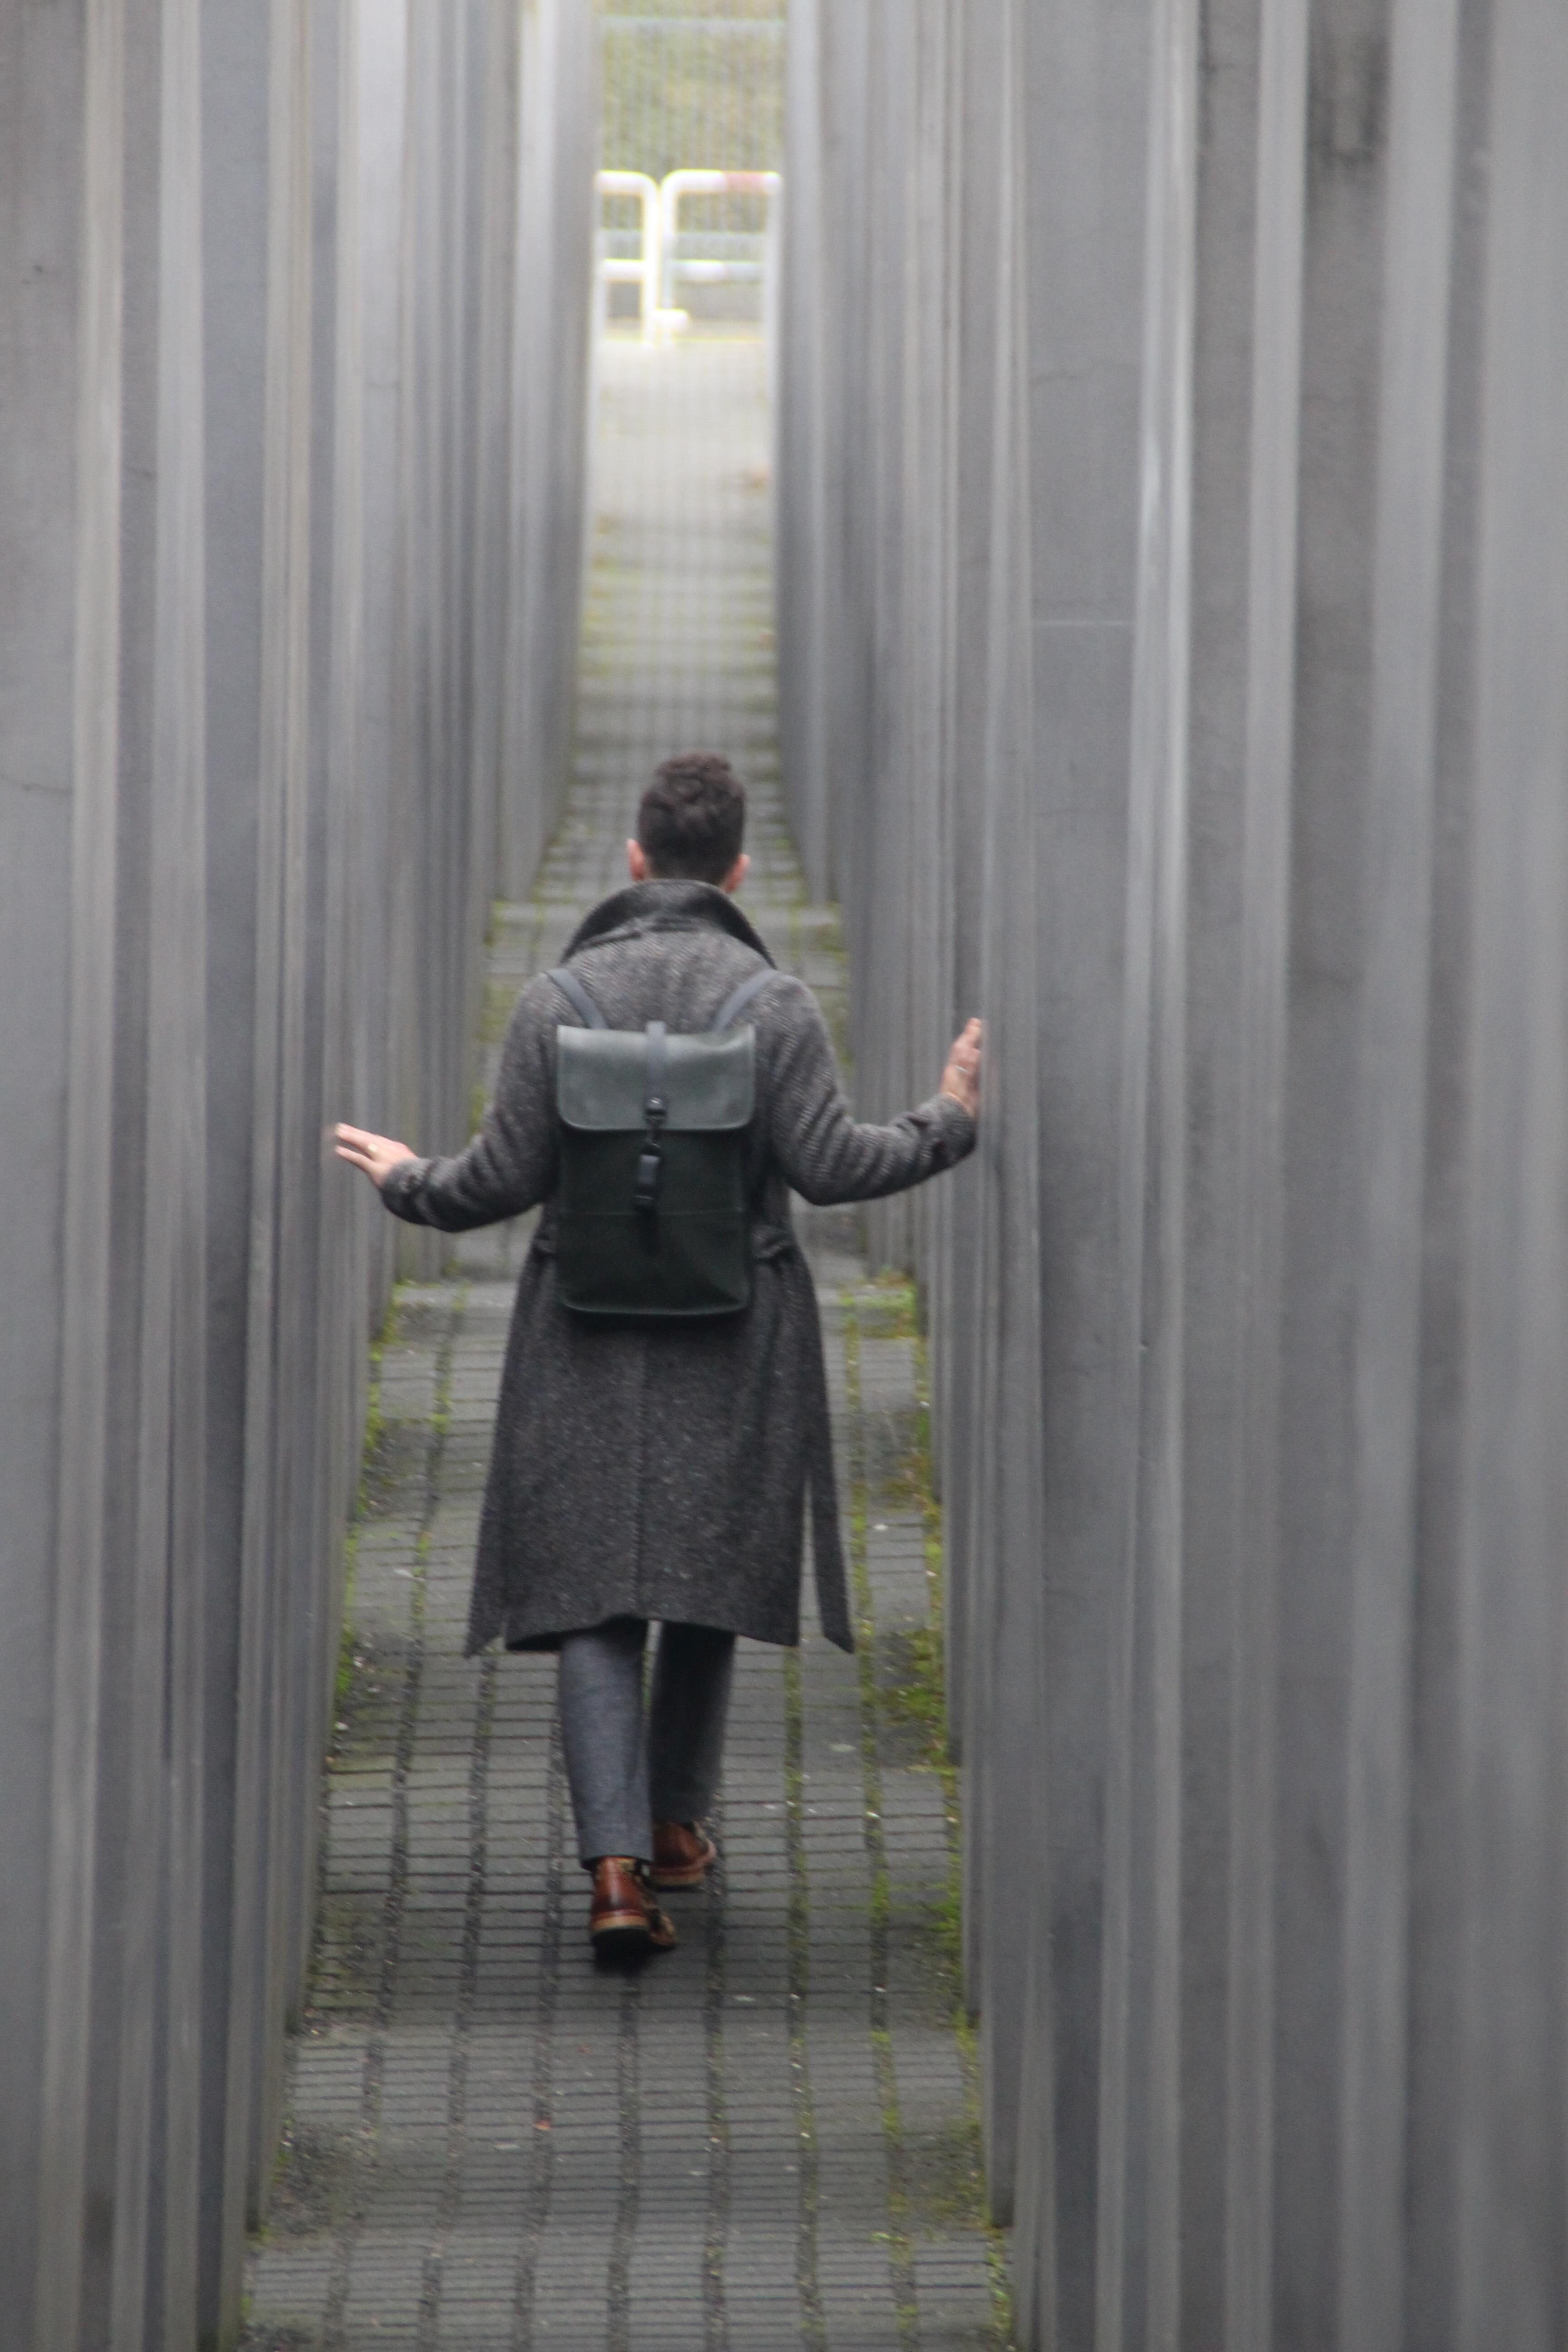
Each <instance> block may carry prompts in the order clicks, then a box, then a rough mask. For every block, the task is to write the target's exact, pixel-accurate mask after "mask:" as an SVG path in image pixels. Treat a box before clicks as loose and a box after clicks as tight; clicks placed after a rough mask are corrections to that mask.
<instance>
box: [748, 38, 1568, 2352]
mask: <svg viewBox="0 0 1568 2352" xmlns="http://www.w3.org/2000/svg"><path fill="white" fill-rule="evenodd" d="M1565 95H1568V18H1565V17H1564V16H1563V12H1562V10H1561V8H1560V7H1558V6H1556V5H1553V0H1484V4H1483V5H1473V6H1472V5H1468V0H1454V5H1445V6H1440V7H1432V6H1429V5H1424V0H1422V5H1415V0H1282V5H1265V0H1217V5H1213V6H1209V7H1205V8H1204V9H1203V10H1201V11H1200V10H1199V9H1198V7H1197V6H1196V5H1195V0H1111V4H1110V5H1106V0H833V5H828V0H796V5H795V10H794V13H793V18H792V65H791V121H790V181H789V222H790V235H791V247H790V252H789V256H788V262H787V271H788V277H787V289H788V290H787V303H788V313H789V320H790V327H789V334H788V339H787V341H786V346H785V372H784V391H783V403H782V415H781V422H780V473H781V479H780V492H781V533H780V550H781V557H780V560H781V577H780V597H781V628H782V633H783V634H782V646H781V651H782V656H783V677H784V725H785V776H786V782H787V785H788V788H789V791H790V793H791V795H792V798H793V803H794V808H795V823H796V827H797V832H798V834H799V837H800V839H801V841H802V843H803V845H804V847H805V853H806V855H807V857H808V861H809V862H810V864H811V867H812V878H813V883H814V887H817V888H818V889H826V888H828V887H832V888H834V889H836V890H837V892H838V893H839V894H840V895H841V896H842V898H843V899H844V902H845V905H846V910H847V919H848V923H849V927H850V932H851V939H852V945H853V949H854V963H855V970H856V971H857V974H858V983H859V989H858V996H859V1001H858V1005H857V1008H856V1013H855V1039H856V1079H857V1086H858V1091H859V1094H860V1096H861V1098H862V1100H863V1101H864V1102H865V1103H866V1105H867V1106H868V1108H873V1109H880V1108H890V1107H891V1106H892V1104H893V1103H894V1101H895V1099H899V1100H902V1099H907V1098H908V1097H910V1095H911V1094H913V1093H916V1092H918V1091H921V1088H922V1086H923V1085H924V1084H927V1083H929V1082H930V1079H929V1076H928V1074H932V1075H934V1071H935V1069H936V1067H937V1062H938V1055H940V1052H941V1048H942V1044H943V1042H944V1039H945V1036H946V1034H949V1033H950V1031H951V1028H952V1024H954V1023H955V1022H956V1020H957V1019H958V1017H959V1016H960V1015H961V1014H962V1013H966V1012H968V1011H970V1010H972V1009H978V1010H981V1011H983V1012H984V1014H985V1016H986V1019H987V1022H988V1024H989V1033H990V1042H989V1053H988V1071H987V1105H986V1117H985V1124H984V1135H983V1140H982V1147H981V1150H980V1152H979V1153H978V1154H977V1157H976V1160H975V1162H974V1163H973V1165H972V1167H971V1168H970V1169H969V1170H968V1171H965V1172H964V1174H963V1177H962V1178H961V1179H960V1180H959V1181H957V1182H956V1183H954V1184H953V1185H952V1187H951V1188H949V1190H948V1192H947V1194H946V1197H945V1198H941V1199H933V1201H932V1202H931V1204H930V1205H929V1206H928V1205H927V1204H925V1203H919V1204H915V1205H914V1206H912V1207H910V1208H909V1209H896V1210H894V1211H892V1212H889V1213H886V1214H885V1215H883V1216H881V1217H880V1218H879V1221H878V1224H877V1229H876V1234H875V1240H876V1244H877V1247H878V1249H879V1252H880V1253H881V1254H882V1255H887V1256H891V1257H897V1258H899V1259H900V1260H902V1261H905V1262H911V1263H914V1264H916V1265H918V1266H919V1267H920V1269H921V1273H922V1275H923V1276H924V1281H925V1288H926V1296H927V1298H928V1301H929V1311H930V1318H931V1346H932V1352H933V1370H934V1378H935V1402H936V1410H937V1412H938V1416H939V1423H940V1428H939V1439H940V1446H941V1459H942V1478H943V1486H944V1502H945V1508H946V1515H947V1536H948V1559H949V1579H950V1590H949V1595H948V1603H949V1631H950V1674H951V1680H952V1714H953V1720H954V1727H955V1735H956V1738H957V1740H958V1744H959V1747H960V1750H961V1755H962V1759H963V1773H964V1782H965V1840H966V1882H967V1883H966V1897H967V1919H966V1930H965V1934H966V1958H967V1969H968V1981H969V1986H970V1990H971V1995H972V1998H973V2002H974V2005H975V2007H976V2008H977V2010H978V2011H979V2014H980V2020H981V2040H982V2050H983V2053H984V2074H985V2105H986V2119H985V2122H986V2159H987V2166H988V2171H989V2177H990V2180H991V2185H992V2193H993V2197H994V2204H995V2207H996V2210H998V2212H999V2213H1000V2214H1001V2215H1003V2216H1004V2217H1005V2218H1008V2219H1010V2220H1012V2221H1013V2222H1014V2223H1015V2232H1016V2233H1015V2261H1016V2279H1017V2286H1018V2301H1019V2313H1020V2326H1021V2339H1022V2341H1024V2342H1025V2343H1026V2344H1027V2345H1029V2346H1031V2347H1034V2346H1042V2347H1043V2346H1047V2345H1060V2346H1063V2347H1067V2346H1072V2347H1078V2346H1083V2345H1088V2344H1089V2343H1093V2344H1095V2345H1096V2346H1098V2347H1110V2346H1118V2347H1121V2346H1123V2345H1125V2346H1128V2347H1131V2346H1135V2345H1136V2346H1149V2347H1152V2346H1155V2345H1159V2346H1163V2347H1168V2346H1171V2345H1174V2344H1181V2345H1183V2346H1185V2347H1191V2352H1215V2348H1216V2347H1226V2352H1256V2347H1261V2346H1265V2345H1277V2346H1279V2347H1302V2352H1306V2347H1312V2352H1323V2347H1342V2352H1394V2347H1402V2346H1403V2347H1421V2352H1437V2347H1451V2352H1460V2347H1465V2352H1469V2348H1470V2347H1475V2352H1479V2347H1481V2346H1482V2345H1484V2344H1500V2343H1505V2342H1506V2343H1508V2344H1509V2345H1510V2346H1514V2345H1519V2346H1527V2347H1532V2352H1533V2347H1542V2352H1544V2347H1547V2346H1549V2345H1556V2344H1560V2343H1561V2342H1562V2340H1563V2329H1564V2326H1565V2325H1568V2278H1565V2276H1564V2257H1563V2231H1562V2228H1561V2214H1562V2210H1563V2200H1564V2194H1565V2191H1568V2151H1565V2144H1564V2138H1563V2130H1562V2121H1561V2117H1562V2102H1561V2082H1562V2071H1561V2070H1562V2060H1563V2024H1562V2021H1563V2014H1564V2007H1565V1999H1564V1997H1565V1995H1568V1982H1565V1969H1564V1962H1563V1950H1564V1944H1563V1933H1562V1930H1563V1885H1564V1878H1563V1865H1562V1832H1561V1823H1562V1820H1563V1801H1564V1796H1565V1794H1568V1790H1565V1789H1564V1765H1565V1762H1568V1759H1565V1756H1564V1738H1563V1734H1564V1712H1565V1711H1564V1706H1563V1697H1562V1690H1563V1672H1562V1668H1563V1656H1564V1651H1563V1639H1564V1633H1565V1631H1568V1627H1565V1624H1564V1618H1563V1593H1564V1578H1563V1564H1562V1563H1563V1551H1564V1545H1565V1542H1568V1508H1565V1505H1568V1496H1565V1495H1564V1494H1563V1488H1562V1481H1563V1468H1562V1464H1563V1457H1564V1449H1563V1428H1564V1409H1565V1406H1568V1367H1565V1365H1564V1362H1563V1348H1564V1339H1563V1335H1564V1332H1565V1331H1568V1290H1565V1282H1568V1267H1565V1265H1564V1260H1563V1231H1564V1224H1563V1208H1564V1197H1565V1193H1564V1180H1565V1177H1568V1141H1565V1129H1564V1120H1563V1112H1564V1070H1565V1057H1564V1052H1563V1045H1564V1040H1563V1020H1564V1005H1565V1000H1564V992H1563V983H1564V971H1565V950H1568V929H1565V923H1568V915H1565V909H1568V893H1565V891H1564V887H1563V886H1564V882H1565V880H1568V875H1565V872H1564V836H1563V810H1564V808H1565V807H1568V520H1565V518H1568V497H1565V496H1564V487H1565V485H1564V469H1565V467H1568V410H1565V409H1564V406H1563V402H1562V399H1561V396H1560V391H1559V390H1558V389H1557V388H1558V387H1560V385H1561V383H1562V381H1563V360H1564V346H1565V343H1568V263H1565V256H1568V164H1565V162H1564V150H1563V142H1562V139H1561V136H1560V135H1559V134H1554V132H1553V131H1552V124H1553V123H1554V122H1557V123H1560V121H1561V120H1562V110H1563V101H1564V97H1565Z"/></svg>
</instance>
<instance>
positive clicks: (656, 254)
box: [598, 171, 783, 354]
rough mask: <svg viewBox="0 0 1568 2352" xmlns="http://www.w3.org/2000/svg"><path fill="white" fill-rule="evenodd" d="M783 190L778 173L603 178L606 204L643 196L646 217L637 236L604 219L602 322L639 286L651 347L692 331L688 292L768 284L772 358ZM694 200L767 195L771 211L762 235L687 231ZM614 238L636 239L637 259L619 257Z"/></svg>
mask: <svg viewBox="0 0 1568 2352" xmlns="http://www.w3.org/2000/svg"><path fill="white" fill-rule="evenodd" d="M598 187H599V194H600V197H601V198H604V197H605V196H636V197H637V200H638V204H639V206H640V213H641V219H640V226H639V227H638V228H637V229H636V230H632V229H608V228H606V227H605V226H604V223H603V216H602V215H601V222H600V228H599V240H598V273H599V288H600V318H601V320H602V321H604V320H607V319H608V315H609V289H610V288H611V287H612V286H636V287H637V289H638V293H637V317H638V323H639V325H640V327H641V330H642V339H643V341H644V342H645V343H651V342H657V341H661V340H662V339H663V338H665V337H666V336H668V335H669V334H672V333H679V331H681V329H683V328H684V327H685V326H686V324H687V314H686V312H685V311H684V310H682V309H681V308H680V307H679V289H680V288H681V286H682V285H688V286H718V285H736V284H746V283H751V284H753V285H754V284H757V283H760V284H761V286H762V289H763V334H764V336H765V338H766V341H767V343H768V348H769V352H770V354H771V353H772V352H773V347H774V343H775V341H776V331H777V324H778V300H779V244H780V227H781V215H782V209H783V207H782V203H781V197H782V193H783V182H782V180H781V178H780V176H779V174H778V173H776V172H702V171H682V172H671V173H668V176H667V177H666V178H665V179H664V180H663V182H662V183H656V182H655V181H653V180H651V179H649V178H648V176H647V173H642V172H601V173H599V177H598ZM693 196H761V197H762V198H763V207H764V208H763V228H762V230H761V232H760V234H759V233H757V232H755V231H752V230H733V229H729V230H724V229H719V230H714V229H688V228H684V227H683V226H682V225H681V211H682V207H683V206H684V205H686V204H687V203H688V201H689V199H690V198H691V197H693ZM612 237H614V238H616V239H617V240H623V239H635V242H636V250H635V252H630V253H626V252H614V251H612V250H611V243H610V241H611V239H612Z"/></svg>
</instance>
